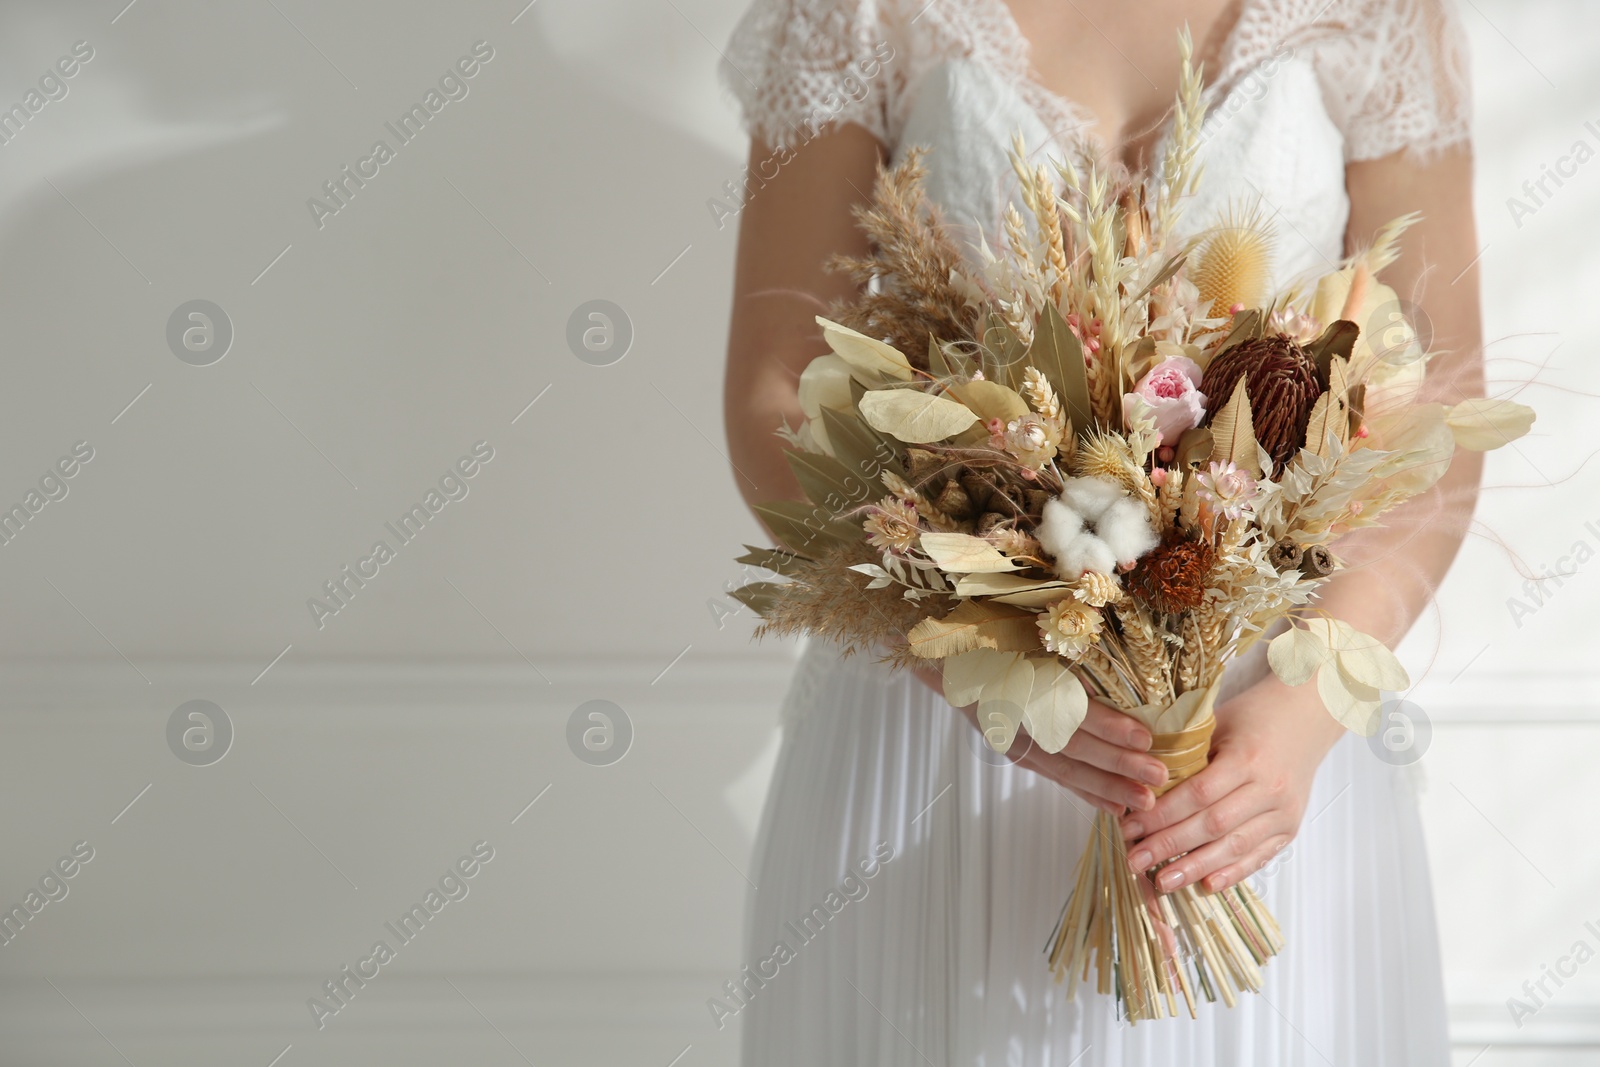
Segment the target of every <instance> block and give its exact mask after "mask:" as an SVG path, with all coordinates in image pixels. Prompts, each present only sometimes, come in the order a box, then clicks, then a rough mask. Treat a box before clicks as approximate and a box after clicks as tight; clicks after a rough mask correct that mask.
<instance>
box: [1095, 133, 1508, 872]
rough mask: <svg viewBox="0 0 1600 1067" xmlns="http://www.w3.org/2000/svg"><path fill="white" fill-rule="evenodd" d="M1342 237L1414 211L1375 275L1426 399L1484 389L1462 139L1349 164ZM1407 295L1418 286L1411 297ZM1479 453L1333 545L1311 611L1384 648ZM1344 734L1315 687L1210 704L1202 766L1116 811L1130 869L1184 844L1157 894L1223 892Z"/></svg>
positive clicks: (1411, 606)
mask: <svg viewBox="0 0 1600 1067" xmlns="http://www.w3.org/2000/svg"><path fill="white" fill-rule="evenodd" d="M1346 185H1347V187H1348V189H1349V193H1350V223H1349V228H1348V230H1347V233H1348V234H1349V235H1350V238H1351V243H1355V242H1361V241H1366V240H1370V239H1371V235H1372V234H1373V233H1375V232H1376V231H1377V229H1378V228H1379V227H1380V226H1382V225H1383V224H1384V223H1386V222H1388V221H1390V220H1391V219H1394V218H1396V217H1397V216H1400V215H1403V214H1405V213H1407V212H1410V211H1421V212H1422V213H1423V219H1422V221H1421V222H1420V223H1418V224H1417V225H1416V226H1414V227H1413V228H1412V229H1411V230H1410V231H1409V232H1407V234H1406V236H1405V239H1404V252H1403V254H1402V256H1401V258H1400V260H1399V261H1398V262H1396V263H1395V264H1394V265H1392V266H1391V267H1389V268H1388V270H1386V271H1385V272H1384V275H1383V280H1384V281H1385V282H1386V283H1388V284H1389V285H1391V286H1392V287H1393V288H1394V290H1395V292H1397V293H1399V294H1400V295H1401V296H1403V297H1407V298H1409V299H1410V300H1411V301H1413V302H1414V303H1415V304H1417V305H1418V306H1419V307H1420V308H1421V309H1422V311H1423V314H1424V315H1425V316H1426V317H1427V319H1429V320H1431V323H1432V326H1433V330H1434V337H1433V346H1432V347H1433V350H1434V351H1435V352H1437V353H1439V354H1438V355H1436V356H1434V358H1432V359H1431V360H1430V361H1429V363H1428V383H1429V384H1428V387H1427V390H1426V395H1425V397H1424V399H1427V400H1438V401H1441V402H1444V403H1455V402H1457V401H1459V400H1462V399H1464V398H1465V397H1469V396H1481V395H1482V390H1483V354H1482V352H1483V335H1482V324H1481V321H1480V309H1479V303H1478V271H1477V266H1476V259H1477V257H1478V254H1479V250H1478V239H1477V231H1476V227H1475V226H1474V223H1473V216H1472V156H1471V152H1470V150H1469V149H1466V148H1461V149H1458V150H1453V151H1451V152H1448V153H1446V154H1444V155H1443V156H1442V157H1441V158H1439V159H1437V160H1435V161H1433V162H1430V163H1427V164H1418V163H1414V162H1411V161H1409V160H1407V159H1406V158H1404V156H1403V154H1396V155H1393V156H1388V157H1385V158H1383V159H1379V160H1372V161H1367V162H1361V163H1354V164H1351V165H1350V166H1349V167H1348V168H1347V171H1346ZM1412 294H1415V295H1412ZM1362 325H1363V326H1365V325H1366V324H1362ZM1482 471H1483V459H1482V454H1481V453H1478V452H1469V451H1466V450H1463V449H1457V450H1456V454H1455V458H1454V461H1453V462H1452V463H1451V465H1450V469H1449V472H1448V473H1447V474H1445V476H1444V477H1443V478H1442V479H1440V481H1439V482H1438V484H1436V485H1435V486H1434V487H1433V488H1432V489H1431V490H1429V491H1428V492H1427V493H1424V494H1422V495H1421V496H1419V497H1417V498H1415V499H1413V500H1411V501H1409V502H1408V503H1406V504H1404V505H1402V506H1401V507H1399V508H1397V509H1395V510H1394V511H1392V512H1390V513H1389V515H1388V516H1387V517H1386V519H1385V523H1386V525H1385V526H1384V527H1382V528H1378V529H1370V530H1362V531H1360V532H1359V536H1353V537H1350V538H1347V539H1345V540H1344V541H1343V542H1341V543H1340V544H1339V546H1338V548H1339V551H1340V553H1341V554H1342V555H1343V556H1344V557H1345V558H1346V560H1347V562H1348V563H1349V564H1350V567H1349V569H1348V570H1345V571H1341V572H1340V573H1339V574H1338V575H1337V576H1336V577H1335V578H1333V579H1332V580H1330V581H1329V582H1328V583H1327V584H1326V585H1325V586H1323V590H1322V595H1321V596H1320V598H1319V599H1318V601H1317V607H1318V608H1319V609H1323V610H1326V611H1327V612H1328V613H1329V614H1330V615H1333V616H1335V617H1337V618H1340V619H1343V620H1345V621H1346V622H1348V623H1350V624H1351V625H1352V626H1354V627H1355V628H1356V629H1357V630H1359V631H1361V632H1363V633H1368V634H1371V635H1373V636H1374V637H1377V638H1378V639H1379V640H1381V641H1384V642H1385V643H1387V644H1390V645H1393V644H1395V643H1397V642H1398V641H1399V640H1400V638H1401V637H1402V636H1404V634H1405V633H1406V631H1407V630H1408V629H1410V627H1411V625H1412V623H1413V622H1415V620H1416V618H1417V617H1418V615H1420V614H1421V613H1422V611H1423V610H1424V609H1425V608H1426V607H1427V605H1428V603H1429V601H1430V599H1431V598H1432V596H1433V592H1434V590H1435V589H1436V588H1437V587H1438V585H1439V582H1440V581H1441V580H1443V578H1444V575H1445V572H1446V571H1448V570H1449V568H1450V564H1451V562H1452V561H1453V560H1454V559H1455V556H1456V552H1457V550H1458V549H1459V548H1460V547H1461V542H1462V540H1463V538H1464V537H1465V535H1466V529H1467V525H1468V523H1469V522H1470V521H1471V518H1472V511H1473V507H1474V506H1475V504H1476V502H1477V492H1478V484H1479V481H1480V480H1481V477H1482ZM1343 732H1344V728H1343V727H1341V726H1340V725H1339V724H1338V723H1337V722H1335V721H1334V719H1333V717H1332V716H1331V715H1329V714H1328V712H1327V711H1325V710H1324V709H1323V707H1322V703H1321V701H1320V699H1319V698H1318V696H1317V694H1316V690H1315V687H1314V686H1311V685H1305V686H1299V687H1292V688H1291V687H1290V686H1286V685H1284V684H1283V683H1282V682H1280V681H1278V679H1277V678H1276V677H1275V676H1272V675H1269V676H1268V677H1266V678H1265V679H1263V680H1262V681H1261V682H1259V683H1257V684H1256V685H1254V686H1252V687H1251V688H1249V689H1248V690H1246V691H1245V692H1243V693H1241V694H1239V696H1238V697H1236V698H1235V699H1233V700H1231V701H1229V702H1228V703H1227V704H1225V705H1224V706H1223V707H1221V708H1219V709H1218V710H1217V732H1216V735H1215V744H1214V748H1213V753H1212V761H1211V764H1210V765H1209V766H1208V767H1207V768H1206V769H1205V770H1204V771H1202V772H1201V773H1200V774H1198V775H1196V776H1195V777H1194V778H1192V779H1190V780H1189V781H1187V782H1185V783H1183V784H1182V785H1180V786H1178V787H1177V788H1175V789H1173V790H1172V791H1171V792H1170V793H1168V794H1167V795H1166V796H1164V797H1162V798H1161V799H1160V800H1159V801H1158V802H1157V804H1156V807H1155V809H1154V810H1153V811H1150V812H1148V813H1142V814H1141V813H1135V814H1133V815H1130V816H1129V817H1128V818H1127V819H1125V820H1124V824H1123V831H1124V835H1125V836H1127V837H1128V838H1130V839H1141V838H1142V840H1138V841H1137V843H1134V844H1130V846H1129V852H1130V862H1132V863H1133V865H1134V866H1135V867H1136V868H1137V869H1140V870H1147V869H1149V867H1150V866H1151V865H1153V864H1156V863H1160V862H1162V861H1164V860H1168V859H1171V858H1172V857H1174V856H1178V855H1179V854H1181V853H1185V852H1187V853H1188V854H1187V855H1185V856H1184V857H1183V858H1182V859H1180V860H1178V861H1177V862H1175V863H1172V864H1170V865H1169V866H1167V867H1166V868H1165V869H1163V870H1162V872H1161V874H1160V875H1159V876H1158V877H1157V885H1158V886H1159V887H1160V888H1162V889H1163V890H1170V889H1174V888H1177V887H1178V886H1179V885H1184V884H1192V883H1194V882H1198V881H1202V880H1203V881H1204V883H1205V885H1206V887H1207V888H1210V889H1212V890H1216V889H1221V888H1223V887H1224V886H1227V885H1231V884H1234V883H1236V882H1239V881H1242V880H1243V879H1244V878H1246V877H1248V876H1249V875H1251V874H1253V873H1255V872H1256V871H1257V870H1259V869H1260V868H1261V867H1262V866H1263V865H1264V864H1265V863H1266V862H1267V861H1268V860H1269V859H1270V858H1271V857H1272V856H1273V854H1274V853H1276V852H1277V851H1278V850H1279V849H1280V848H1282V847H1283V846H1284V845H1285V844H1287V843H1288V842H1289V841H1290V840H1291V839H1293V837H1294V836H1295V834H1296V833H1297V832H1298V831H1299V828H1300V821H1301V819H1302V818H1303V817H1304V815H1305V807H1306V800H1307V797H1308V796H1309V794H1310V790H1311V781H1312V776H1313V774H1314V773H1315V771H1316V769H1317V767H1318V766H1319V765H1320V764H1321V762H1322V759H1323V757H1324V756H1325V755H1327V752H1328V750H1329V749H1330V748H1331V747H1332V746H1333V743H1334V742H1335V741H1337V740H1338V739H1339V737H1340V735H1341V734H1342V733H1343Z"/></svg>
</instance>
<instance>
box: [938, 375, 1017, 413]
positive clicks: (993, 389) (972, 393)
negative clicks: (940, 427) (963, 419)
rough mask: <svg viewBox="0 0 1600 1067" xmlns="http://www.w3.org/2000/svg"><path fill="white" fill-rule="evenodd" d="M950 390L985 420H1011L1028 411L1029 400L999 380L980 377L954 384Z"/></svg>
mask: <svg viewBox="0 0 1600 1067" xmlns="http://www.w3.org/2000/svg"><path fill="white" fill-rule="evenodd" d="M950 391H951V392H952V393H954V394H955V396H956V399H957V400H959V401H961V403H962V404H964V405H966V407H967V409H968V410H970V411H972V412H973V413H974V414H976V415H977V416H978V418H979V419H981V420H982V421H984V422H988V421H989V420H990V419H999V420H1000V421H1001V422H1010V421H1011V420H1013V419H1020V418H1021V417H1022V416H1024V415H1026V414H1027V413H1028V402H1027V401H1026V400H1023V399H1022V397H1021V396H1020V395H1019V394H1018V393H1017V391H1016V390H1015V389H1008V388H1007V387H1005V386H1003V385H1001V384H1000V383H999V382H991V381H988V380H987V379H984V378H979V379H977V380H976V381H971V382H963V383H961V384H959V385H956V384H952V385H951V386H950Z"/></svg>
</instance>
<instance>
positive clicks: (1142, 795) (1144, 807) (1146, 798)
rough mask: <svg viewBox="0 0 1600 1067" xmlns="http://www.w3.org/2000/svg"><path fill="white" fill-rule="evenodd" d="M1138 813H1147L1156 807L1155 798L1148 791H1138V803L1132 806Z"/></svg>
mask: <svg viewBox="0 0 1600 1067" xmlns="http://www.w3.org/2000/svg"><path fill="white" fill-rule="evenodd" d="M1132 806H1133V807H1135V808H1137V809H1138V810H1140V811H1149V810H1150V809H1151V808H1153V807H1155V806H1156V796H1155V794H1154V793H1152V792H1150V791H1149V790H1148V789H1141V790H1139V796H1138V803H1136V804H1134V805H1132Z"/></svg>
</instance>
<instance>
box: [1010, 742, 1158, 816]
mask: <svg viewBox="0 0 1600 1067" xmlns="http://www.w3.org/2000/svg"><path fill="white" fill-rule="evenodd" d="M1030 761H1033V765H1032V766H1030V767H1029V769H1030V770H1037V771H1038V772H1039V773H1041V774H1043V775H1045V776H1046V777H1049V778H1053V779H1055V780H1056V781H1057V782H1060V783H1061V784H1062V785H1064V786H1067V787H1068V788H1069V789H1076V790H1079V791H1082V792H1085V793H1093V794H1094V795H1095V796H1097V797H1101V798H1102V799H1104V800H1108V801H1110V802H1111V803H1112V804H1113V805H1115V810H1114V811H1112V809H1111V808H1106V809H1105V810H1107V811H1112V814H1115V815H1121V814H1122V812H1123V809H1125V808H1133V809H1134V810H1136V811H1147V810H1149V808H1150V807H1151V806H1152V805H1153V804H1155V801H1156V795H1155V793H1154V792H1152V791H1151V790H1150V789H1149V788H1147V787H1145V786H1142V785H1139V784H1138V783H1137V782H1130V781H1129V780H1128V779H1126V778H1124V777H1122V776H1121V775H1120V774H1111V773H1109V772H1107V771H1103V770H1101V769H1100V768H1099V767H1092V766H1090V765H1089V764H1087V763H1084V762H1082V761H1080V760H1075V759H1072V758H1070V757H1067V756H1062V755H1059V754H1058V755H1054V756H1052V755H1048V754H1036V753H1029V754H1028V755H1027V756H1026V757H1024V758H1023V760H1022V764H1023V765H1024V766H1028V765H1029V762H1030Z"/></svg>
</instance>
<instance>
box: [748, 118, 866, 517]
mask: <svg viewBox="0 0 1600 1067" xmlns="http://www.w3.org/2000/svg"><path fill="white" fill-rule="evenodd" d="M882 157H883V151H882V146H881V145H880V144H879V142H878V139H877V138H876V137H874V136H873V135H872V134H870V133H868V132H867V131H866V130H865V129H863V128H862V127H860V126H856V125H841V126H838V127H837V128H835V129H833V130H830V131H828V132H825V133H823V134H821V135H820V136H818V137H815V138H813V139H812V140H811V141H809V142H807V143H806V144H805V145H804V146H802V147H801V148H800V149H798V150H797V151H795V152H794V153H793V156H792V158H790V159H789V161H788V162H787V163H785V164H784V165H783V166H782V167H780V168H779V169H778V172H777V176H776V177H775V178H773V179H771V180H770V181H768V182H766V184H765V185H764V187H762V188H760V189H758V190H756V191H755V192H754V193H753V195H752V196H751V197H750V199H749V200H748V201H747V202H746V205H745V208H744V210H743V212H742V213H741V214H740V216H739V249H738V258H737V260H736V261H735V265H734V275H733V319H732V323H731V325H730V327H729V332H728V372H727V376H726V379H725V384H724V387H723V394H722V402H723V417H724V420H725V422H726V424H727V433H728V451H729V457H730V459H731V460H732V461H733V466H734V471H735V474H734V477H735V479H736V480H737V481H738V484H739V492H740V493H741V494H743V496H744V499H745V502H746V503H747V504H758V503H763V502H767V501H772V500H780V499H802V496H801V493H800V486H799V483H797V482H796V481H795V480H794V475H793V474H792V473H791V472H790V470H789V464H788V463H787V462H786V461H785V460H784V458H783V452H784V447H785V446H784V443H783V441H782V440H781V439H780V438H779V437H778V436H777V435H776V434H775V433H774V432H773V431H774V430H776V429H777V428H778V426H779V425H780V424H781V422H782V421H783V420H785V419H787V420H788V422H789V425H790V426H795V427H798V426H799V425H800V424H801V423H802V422H803V421H804V417H803V415H802V414H801V411H800V401H799V395H798V384H799V380H800V372H801V371H803V370H805V368H806V364H807V363H809V362H811V360H812V359H813V358H814V357H816V356H818V355H820V354H822V353H823V352H825V351H827V349H826V348H825V347H824V346H823V343H822V331H821V329H819V328H818V326H817V324H816V316H817V315H820V314H824V313H825V312H826V311H827V307H828V304H829V303H831V302H832V301H833V300H835V299H838V298H841V297H848V296H850V295H851V294H852V293H853V292H854V283H853V282H851V280H850V278H849V277H848V276H846V275H844V274H836V273H830V272H829V271H828V270H827V269H826V267H825V266H824V265H825V264H826V263H827V261H828V259H829V258H830V257H831V256H832V255H833V254H834V253H836V252H842V253H847V254H850V255H854V256H866V255H867V253H868V251H869V248H868V245H867V238H866V236H865V235H864V234H863V233H862V232H861V231H860V230H859V229H857V228H856V225H855V219H854V218H853V217H852V216H851V214H850V209H851V207H852V206H853V205H856V204H861V203H865V202H866V200H867V197H868V196H869V195H870V194H871V192H872V184H873V180H874V179H875V178H876V176H877V172H878V163H879V161H880V160H881V159H882ZM776 158H778V157H776V156H774V154H773V152H772V150H771V149H770V148H769V147H768V146H766V145H765V144H762V143H761V142H759V141H752V142H751V144H750V169H751V173H753V174H754V173H762V170H761V168H762V167H763V165H764V166H765V169H766V170H767V171H770V170H771V168H772V162H770V161H775V160H776Z"/></svg>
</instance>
